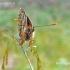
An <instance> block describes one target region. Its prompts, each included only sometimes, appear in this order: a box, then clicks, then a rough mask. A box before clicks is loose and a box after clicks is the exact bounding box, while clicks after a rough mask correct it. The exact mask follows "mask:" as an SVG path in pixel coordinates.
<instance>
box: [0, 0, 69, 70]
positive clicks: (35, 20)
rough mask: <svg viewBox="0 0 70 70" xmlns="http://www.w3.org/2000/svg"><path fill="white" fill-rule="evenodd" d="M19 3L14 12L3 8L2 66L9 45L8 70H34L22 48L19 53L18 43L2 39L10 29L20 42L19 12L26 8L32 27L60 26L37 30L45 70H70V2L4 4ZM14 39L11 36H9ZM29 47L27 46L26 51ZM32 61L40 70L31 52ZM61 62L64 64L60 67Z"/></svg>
mask: <svg viewBox="0 0 70 70" xmlns="http://www.w3.org/2000/svg"><path fill="white" fill-rule="evenodd" d="M3 2H15V5H14V6H13V7H11V8H10V6H8V7H0V65H1V63H2V57H3V55H4V51H5V49H6V47H7V43H8V41H9V45H8V46H9V49H10V51H9V52H10V53H9V63H8V66H7V70H30V67H29V64H28V62H27V60H26V58H25V56H24V54H23V52H22V51H21V49H20V47H19V46H18V50H17V52H15V45H14V43H13V42H12V41H11V40H9V39H8V38H6V37H2V36H1V29H2V28H9V29H10V30H11V31H12V32H13V33H14V35H15V36H16V37H17V38H18V28H17V25H18V24H17V23H16V22H15V21H14V19H15V18H17V16H18V12H19V8H20V7H22V8H23V9H24V10H25V11H26V13H27V15H28V17H29V18H30V20H31V22H32V24H33V25H34V26H36V25H44V24H52V23H57V25H56V26H50V27H41V28H36V29H35V41H36V42H35V44H34V45H36V46H37V51H38V54H39V56H40V59H41V63H42V70H70V64H67V65H66V64H61V63H62V62H65V63H67V62H69V63H70V43H69V42H70V0H15V1H14V0H3ZM6 33H7V34H8V35H9V36H11V33H10V32H6ZM26 45H27V43H25V44H24V45H23V46H24V47H25V46H26ZM28 55H29V58H30V60H31V62H32V64H33V65H34V67H36V60H35V57H34V56H33V55H32V54H31V53H30V52H29V53H28ZM57 62H59V63H60V64H57Z"/></svg>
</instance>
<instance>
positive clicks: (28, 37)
mask: <svg viewBox="0 0 70 70" xmlns="http://www.w3.org/2000/svg"><path fill="white" fill-rule="evenodd" d="M15 20H16V21H17V22H18V30H19V36H20V40H19V45H23V44H24V42H25V41H29V45H28V47H29V46H30V45H31V44H32V43H33V42H34V40H33V38H34V31H35V29H34V26H33V25H32V23H31V21H30V19H29V18H28V16H27V15H26V13H25V11H24V10H23V9H22V8H20V11H19V15H18V19H15Z"/></svg>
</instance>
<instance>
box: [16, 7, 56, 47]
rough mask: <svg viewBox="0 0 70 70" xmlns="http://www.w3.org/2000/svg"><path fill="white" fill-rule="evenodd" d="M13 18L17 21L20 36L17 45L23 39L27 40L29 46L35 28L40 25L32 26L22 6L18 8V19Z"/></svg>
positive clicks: (32, 41)
mask: <svg viewBox="0 0 70 70" xmlns="http://www.w3.org/2000/svg"><path fill="white" fill-rule="evenodd" d="M15 20H16V21H17V22H18V29H19V36H20V40H19V45H23V44H24V42H25V41H29V45H28V47H30V46H31V45H32V44H33V43H34V42H35V40H34V39H33V38H34V32H35V28H36V27H42V26H35V27H34V26H33V25H32V23H31V21H30V19H29V18H28V16H27V15H26V13H25V11H24V10H23V9H22V8H20V11H19V15H18V19H15ZM51 25H56V24H55V23H54V24H51ZM43 26H50V25H43Z"/></svg>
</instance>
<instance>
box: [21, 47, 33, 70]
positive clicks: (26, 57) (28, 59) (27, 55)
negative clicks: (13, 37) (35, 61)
mask: <svg viewBox="0 0 70 70" xmlns="http://www.w3.org/2000/svg"><path fill="white" fill-rule="evenodd" d="M21 49H22V51H23V52H24V54H25V56H26V58H27V60H28V62H29V65H30V67H31V70H34V68H33V66H32V64H31V61H30V59H29V58H28V55H27V52H26V51H24V50H23V47H22V46H21Z"/></svg>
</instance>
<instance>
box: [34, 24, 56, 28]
mask: <svg viewBox="0 0 70 70" xmlns="http://www.w3.org/2000/svg"><path fill="white" fill-rule="evenodd" d="M56 24H57V23H54V24H47V25H42V26H35V27H34V28H37V27H44V26H55V25H56Z"/></svg>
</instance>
